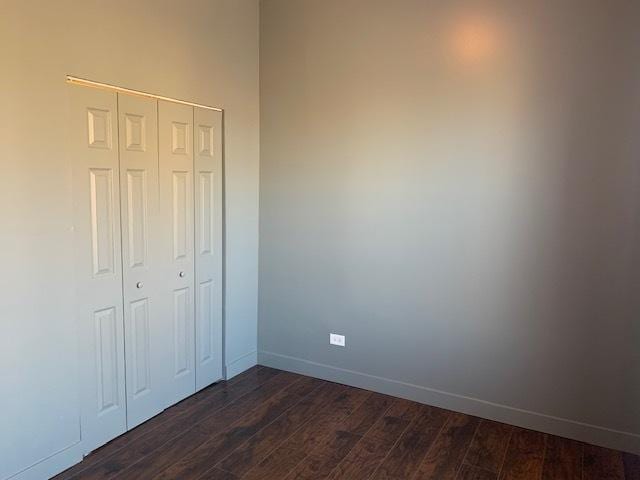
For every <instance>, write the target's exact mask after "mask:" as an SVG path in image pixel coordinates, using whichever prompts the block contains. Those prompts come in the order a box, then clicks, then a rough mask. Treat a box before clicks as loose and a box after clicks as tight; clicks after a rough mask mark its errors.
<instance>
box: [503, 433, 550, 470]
mask: <svg viewBox="0 0 640 480" xmlns="http://www.w3.org/2000/svg"><path fill="white" fill-rule="evenodd" d="M544 449H545V435H544V434H543V433H539V432H534V431H531V430H525V429H522V428H515V429H514V431H513V434H512V435H511V441H510V442H509V447H508V448H507V455H506V457H505V461H504V465H503V466H502V472H501V473H500V477H499V478H500V480H539V479H540V477H541V476H542V465H543V462H544Z"/></svg>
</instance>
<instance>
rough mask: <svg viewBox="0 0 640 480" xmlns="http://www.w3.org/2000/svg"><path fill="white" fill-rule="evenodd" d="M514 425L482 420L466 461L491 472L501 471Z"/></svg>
mask: <svg viewBox="0 0 640 480" xmlns="http://www.w3.org/2000/svg"><path fill="white" fill-rule="evenodd" d="M512 431H513V427H511V426H510V425H505V424H504V423H499V422H493V421H491V420H482V421H481V422H480V425H478V430H476V434H475V436H474V437H473V441H472V442H471V446H470V447H469V450H468V451H467V455H466V457H465V460H464V461H465V463H466V464H468V465H471V466H474V467H479V468H481V469H484V470H489V471H491V472H496V473H497V472H499V471H500V467H501V466H502V462H503V461H504V456H505V453H506V452H507V445H508V444H509V438H510V437H511V432H512Z"/></svg>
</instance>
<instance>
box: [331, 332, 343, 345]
mask: <svg viewBox="0 0 640 480" xmlns="http://www.w3.org/2000/svg"><path fill="white" fill-rule="evenodd" d="M344 342H345V340H344V335H338V334H336V333H330V334H329V343H330V344H331V345H337V346H339V347H344Z"/></svg>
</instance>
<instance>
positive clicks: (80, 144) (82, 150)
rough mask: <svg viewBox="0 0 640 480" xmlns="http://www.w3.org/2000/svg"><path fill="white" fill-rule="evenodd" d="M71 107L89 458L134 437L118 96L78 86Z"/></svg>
mask: <svg viewBox="0 0 640 480" xmlns="http://www.w3.org/2000/svg"><path fill="white" fill-rule="evenodd" d="M70 108H71V110H70V114H71V120H70V154H71V157H72V162H73V205H74V228H75V236H74V237H75V240H74V241H75V251H76V255H75V258H76V261H75V263H76V265H75V267H76V285H77V299H76V309H77V310H76V313H77V319H78V322H79V325H78V332H79V341H80V343H79V348H80V354H81V362H80V391H81V408H82V411H81V416H82V445H83V449H84V450H85V452H89V451H91V450H94V449H95V448H97V447H99V446H100V445H102V444H104V443H106V442H107V441H109V440H111V439H112V438H114V437H116V436H117V435H119V434H121V433H123V432H125V431H126V404H125V374H124V338H123V322H122V270H121V248H120V202H119V199H120V189H119V181H118V131H117V124H118V113H117V106H116V94H115V93H113V92H107V91H104V90H97V89H92V88H81V87H73V88H72V89H71V106H70ZM52 254H55V252H52Z"/></svg>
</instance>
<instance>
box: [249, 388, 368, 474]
mask: <svg viewBox="0 0 640 480" xmlns="http://www.w3.org/2000/svg"><path fill="white" fill-rule="evenodd" d="M368 396H369V394H368V392H366V391H364V390H360V389H356V388H352V387H344V390H343V391H342V392H341V393H340V395H338V397H337V398H336V399H335V400H334V401H333V402H332V403H331V404H330V405H328V406H327V408H326V409H324V410H323V411H322V412H320V413H319V414H318V415H316V416H315V417H314V418H312V419H311V421H309V422H307V423H306V424H305V425H303V426H302V427H301V428H300V429H299V430H297V431H296V432H295V433H294V434H293V435H292V436H291V437H290V438H289V439H288V440H287V441H286V442H284V443H283V444H282V445H281V446H280V447H278V448H276V449H275V450H274V451H273V452H272V453H271V454H270V455H268V456H267V457H266V458H265V459H264V460H263V461H262V462H260V463H259V464H257V465H256V466H255V467H253V468H252V469H251V470H249V471H248V472H247V473H246V474H245V475H244V477H243V478H247V479H253V480H258V479H271V478H279V479H282V478H284V477H285V476H287V475H288V474H289V472H291V471H292V470H293V469H294V468H295V467H296V466H297V465H298V464H299V463H300V462H302V461H303V460H304V459H305V458H306V457H307V455H309V453H310V452H312V451H313V450H314V449H315V448H316V447H318V445H320V444H322V443H323V442H324V441H325V437H326V436H327V435H328V434H330V432H332V431H333V430H335V428H336V424H339V423H341V422H342V421H343V420H344V419H346V418H347V417H348V416H349V415H350V414H351V413H353V412H354V411H355V410H356V409H357V408H358V407H359V406H360V405H361V404H362V403H364V401H365V400H366V399H367V397H368Z"/></svg>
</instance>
